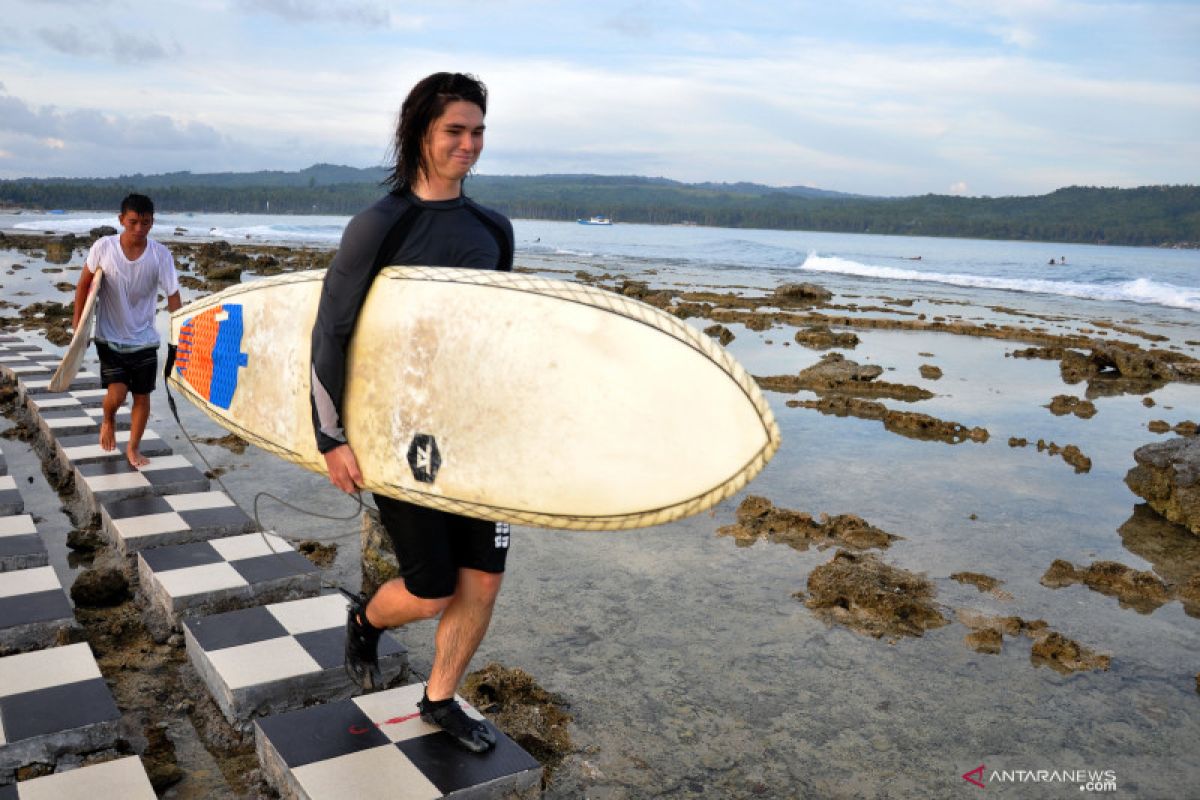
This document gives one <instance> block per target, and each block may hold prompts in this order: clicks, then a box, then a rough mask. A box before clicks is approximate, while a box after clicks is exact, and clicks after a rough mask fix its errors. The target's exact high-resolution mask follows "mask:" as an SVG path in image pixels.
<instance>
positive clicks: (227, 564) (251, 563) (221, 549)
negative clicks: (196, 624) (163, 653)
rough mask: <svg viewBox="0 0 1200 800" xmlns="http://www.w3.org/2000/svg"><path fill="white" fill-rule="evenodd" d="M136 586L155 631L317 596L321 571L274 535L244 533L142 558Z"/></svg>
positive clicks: (154, 550) (144, 554)
mask: <svg viewBox="0 0 1200 800" xmlns="http://www.w3.org/2000/svg"><path fill="white" fill-rule="evenodd" d="M137 563H138V582H139V586H140V590H141V592H142V593H143V594H144V595H145V601H144V610H145V611H146V614H147V616H148V617H150V618H151V619H152V620H153V622H154V625H153V628H152V629H156V630H159V631H166V630H170V629H173V628H177V627H178V625H179V621H180V620H181V619H183V618H185V617H186V618H195V617H200V616H204V615H207V614H211V613H213V612H214V611H218V610H222V611H228V610H230V609H234V608H239V607H240V608H244V607H246V606H251V605H261V604H262V603H269V602H272V601H283V600H294V599H298V598H303V597H315V596H316V595H317V593H318V592H319V591H320V589H321V576H320V572H319V571H318V570H317V568H316V567H315V566H313V564H312V562H311V561H309V560H308V559H307V558H305V557H304V556H302V555H300V554H299V553H297V552H296V551H295V549H294V548H293V547H292V546H291V545H290V544H288V543H287V542H286V541H284V540H283V539H281V538H280V537H278V536H276V535H275V534H273V533H266V532H263V533H246V534H242V535H241V536H230V537H228V538H224V539H214V540H212V541H210V542H192V543H190V544H179V545H173V546H170V547H153V548H151V549H149V550H143V551H141V552H140V553H138V558H137Z"/></svg>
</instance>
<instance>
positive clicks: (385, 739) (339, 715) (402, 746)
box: [254, 684, 542, 800]
mask: <svg viewBox="0 0 1200 800" xmlns="http://www.w3.org/2000/svg"><path fill="white" fill-rule="evenodd" d="M423 691H424V687H423V686H422V685H421V684H413V685H410V686H401V687H399V688H396V689H389V690H386V691H383V692H376V693H374V694H368V695H363V696H361V697H355V698H352V699H347V700H341V701H337V702H333V703H327V704H325V705H320V706H313V707H311V708H304V709H300V710H298V711H291V712H288V713H284V714H278V715H275V716H270V717H266V718H263V719H259V720H256V721H255V723H254V728H255V749H256V750H257V752H258V759H259V763H260V764H261V765H262V768H263V772H264V773H265V775H266V776H267V779H268V781H270V782H271V783H272V784H273V785H274V787H275V789H276V790H277V791H278V792H279V794H280V795H281V796H282V797H285V798H289V800H301V799H302V800H334V799H335V798H337V800H340V799H341V798H344V797H389V798H404V799H405V800H417V799H418V798H420V800H428V799H429V798H437V797H453V798H463V799H466V798H470V799H471V800H474V798H488V799H489V800H491V799H493V798H494V799H495V800H499V798H511V797H522V798H534V797H538V796H539V795H540V791H541V788H540V783H541V776H542V767H541V765H540V764H539V763H538V762H537V760H536V759H534V758H533V756H531V755H529V753H527V752H525V750H523V749H522V748H521V746H520V745H518V744H517V743H516V742H514V741H513V740H512V739H510V738H509V737H507V736H505V735H504V734H503V733H501V732H500V731H499V730H497V729H496V728H495V727H494V726H492V725H491V723H490V722H487V721H486V720H485V723H486V724H487V725H488V726H489V727H491V728H492V730H493V731H494V732H495V734H496V740H497V741H496V747H495V749H493V750H491V751H489V752H487V753H483V754H476V753H468V752H466V751H464V750H462V749H461V748H459V747H458V745H456V744H455V743H454V741H453V740H452V739H451V738H450V736H449V735H448V734H446V733H444V732H443V731H442V730H441V729H440V728H437V727H435V726H432V725H427V724H425V723H424V722H422V721H421V718H420V716H419V715H418V714H417V701H419V700H420V699H421V695H422V693H423ZM458 700H459V703H460V704H461V705H462V707H463V709H464V710H465V711H466V712H467V714H469V715H470V716H472V717H474V718H476V719H484V717H483V716H482V715H481V714H480V713H479V712H478V711H476V710H475V709H474V708H472V707H471V706H470V705H469V704H468V703H466V701H464V700H462V698H458Z"/></svg>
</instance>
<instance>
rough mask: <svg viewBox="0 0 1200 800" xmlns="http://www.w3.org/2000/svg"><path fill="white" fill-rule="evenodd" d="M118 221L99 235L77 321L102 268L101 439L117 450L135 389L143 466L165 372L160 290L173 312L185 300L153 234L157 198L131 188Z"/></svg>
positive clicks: (133, 457)
mask: <svg viewBox="0 0 1200 800" xmlns="http://www.w3.org/2000/svg"><path fill="white" fill-rule="evenodd" d="M117 221H118V222H120V224H121V228H122V231H121V233H118V234H113V235H112V236H103V237H101V238H99V239H97V240H96V242H95V244H93V245H92V249H91V250H90V251H89V252H88V256H87V261H86V262H85V263H84V269H83V271H82V272H81V273H80V275H79V284H78V285H77V286H76V287H75V314H74V320H73V322H72V327H73V328H75V329H76V330H78V328H79V323H80V317H81V316H82V314H83V308H84V305H85V304H86V301H87V297H88V293H89V292H90V291H91V286H92V282H93V281H94V280H95V276H96V270H103V271H104V280H103V282H102V283H101V286H100V290H99V295H98V297H97V298H96V336H95V339H96V353H97V355H98V356H99V357H100V382H101V385H103V386H104V388H105V389H107V390H108V391H107V394H105V396H104V417H103V419H102V420H101V422H100V446H101V447H102V448H103V449H105V450H115V449H116V446H117V434H116V431H117V428H116V415H117V411H118V409H120V408H121V406H122V405H123V404H124V403H125V398H126V396H127V395H129V394H130V393H132V394H133V408H132V409H131V411H130V419H129V443H128V445H127V446H126V448H125V456H126V458H128V459H129V463H130V464H131V465H133V466H134V467H142V466H145V465H146V464H149V463H150V460H149V459H148V458H146V457H145V456H143V455H142V454H141V452H139V450H138V446H139V445H140V444H141V441H142V434H143V433H145V431H146V423H147V422H148V421H149V419H150V393H151V392H153V391H154V385H155V380H156V377H157V375H158V332H157V331H156V330H155V328H154V313H155V310H154V306H155V303H156V301H157V297H158V292H159V291H160V290H161V291H162V293H163V294H164V295H165V296H166V298H167V310H168V311H175V310H176V309H178V308H180V307H181V306H182V305H183V304H182V302H181V301H180V299H179V279H178V278H177V276H176V275H175V259H173V258H172V257H171V252H170V251H169V250H167V248H166V247H164V246H163V245H161V244H160V243H158V242H157V241H155V240H154V239H151V238H150V236H149V233H150V229H151V228H152V227H154V203H153V202H152V201H151V200H150V198H149V197H146V196H145V195H143V194H131V195H128V196H127V197H126V198H125V199H124V200H122V201H121V213H120V216H118V217H117Z"/></svg>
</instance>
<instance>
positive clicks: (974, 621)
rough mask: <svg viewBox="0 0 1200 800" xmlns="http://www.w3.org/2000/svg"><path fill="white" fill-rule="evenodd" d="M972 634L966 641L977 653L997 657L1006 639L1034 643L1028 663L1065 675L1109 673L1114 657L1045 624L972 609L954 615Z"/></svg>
mask: <svg viewBox="0 0 1200 800" xmlns="http://www.w3.org/2000/svg"><path fill="white" fill-rule="evenodd" d="M955 616H956V617H957V619H958V621H959V622H961V623H962V624H963V625H965V626H966V627H967V628H969V629H970V630H971V632H970V633H969V634H967V636H966V637H965V638H964V641H965V642H966V644H967V646H968V647H970V648H971V649H972V650H975V651H976V652H977V653H986V654H989V655H996V654H998V653H1000V652H1001V651H1002V649H1003V643H1004V637H1005V636H1008V637H1016V636H1022V635H1023V636H1025V637H1027V638H1029V639H1032V640H1033V646H1032V647H1031V648H1030V652H1029V661H1030V663H1032V664H1033V665H1034V666H1036V667H1041V666H1045V667H1050V668H1051V669H1053V670H1054V671H1055V672H1058V673H1060V674H1062V675H1069V674H1071V673H1073V672H1090V671H1094V670H1099V671H1107V670H1108V668H1109V665H1110V664H1111V662H1112V657H1111V656H1107V655H1101V654H1099V653H1096V652H1095V651H1094V650H1092V649H1090V648H1088V647H1084V646H1083V645H1081V644H1080V643H1079V642H1077V641H1075V640H1074V639H1069V638H1067V637H1066V636H1064V635H1062V634H1061V633H1058V632H1057V631H1054V630H1052V629H1051V628H1050V626H1049V625H1048V624H1047V623H1046V621H1045V620H1041V619H1035V620H1024V619H1021V618H1020V617H1017V616H1008V617H1002V616H989V615H987V614H982V613H980V612H978V611H973V610H970V609H959V610H958V611H957V612H956V615H955Z"/></svg>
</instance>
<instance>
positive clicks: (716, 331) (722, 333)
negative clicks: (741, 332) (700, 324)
mask: <svg viewBox="0 0 1200 800" xmlns="http://www.w3.org/2000/svg"><path fill="white" fill-rule="evenodd" d="M704 332H705V333H706V334H707V335H709V336H711V337H713V338H714V339H716V340H717V341H718V342H720V343H721V346H722V347H724V346H725V345H727V344H729V343H730V342H732V341H733V340H734V335H733V331H731V330H729V328H726V327H725V326H724V325H720V324H718V325H709V326H708V327H707V328H705V329H704Z"/></svg>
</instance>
